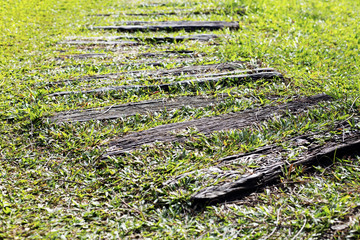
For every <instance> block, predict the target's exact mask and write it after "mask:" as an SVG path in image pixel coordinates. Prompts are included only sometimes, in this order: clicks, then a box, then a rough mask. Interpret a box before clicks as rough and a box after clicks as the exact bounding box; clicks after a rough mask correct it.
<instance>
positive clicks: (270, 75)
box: [48, 72, 283, 97]
mask: <svg viewBox="0 0 360 240" xmlns="http://www.w3.org/2000/svg"><path fill="white" fill-rule="evenodd" d="M276 78H283V76H282V74H281V73H279V72H260V73H251V74H241V75H228V76H219V77H205V78H196V79H191V80H186V81H178V82H171V83H165V84H159V85H121V86H109V87H103V88H96V89H90V90H84V91H63V92H55V93H51V94H49V95H48V96H49V97H57V96H64V95H70V94H91V93H105V92H111V91H122V90H148V91H165V92H168V91H171V89H173V88H175V87H190V86H194V85H196V86H198V87H202V86H206V85H209V84H211V85H214V84H217V83H221V84H224V85H228V83H229V82H232V83H234V84H240V83H242V82H244V81H257V80H260V79H276Z"/></svg>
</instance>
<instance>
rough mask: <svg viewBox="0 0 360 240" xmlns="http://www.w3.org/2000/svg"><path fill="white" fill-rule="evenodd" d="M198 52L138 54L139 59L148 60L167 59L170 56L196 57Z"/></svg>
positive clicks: (181, 51)
mask: <svg viewBox="0 0 360 240" xmlns="http://www.w3.org/2000/svg"><path fill="white" fill-rule="evenodd" d="M195 53H196V52H194V51H190V50H180V51H162V52H147V53H140V54H138V56H139V57H146V58H157V57H166V56H169V55H177V56H178V57H182V56H194V54H195Z"/></svg>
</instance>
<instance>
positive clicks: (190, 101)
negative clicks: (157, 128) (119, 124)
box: [50, 96, 225, 123]
mask: <svg viewBox="0 0 360 240" xmlns="http://www.w3.org/2000/svg"><path fill="white" fill-rule="evenodd" d="M224 100H225V97H217V98H211V97H204V96H185V97H176V98H170V99H159V100H149V101H143V102H136V103H127V104H121V105H114V106H110V107H104V108H95V109H86V110H76V111H70V112H60V113H58V114H56V115H55V116H53V117H52V118H50V120H51V121H53V122H57V123H60V122H83V121H90V120H108V119H117V118H123V117H128V116H132V115H136V114H147V113H153V112H161V111H164V110H167V111H171V110H174V109H180V108H182V107H184V106H190V107H193V108H199V107H205V106H209V105H212V104H217V103H220V102H222V101H224Z"/></svg>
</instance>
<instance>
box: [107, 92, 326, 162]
mask: <svg viewBox="0 0 360 240" xmlns="http://www.w3.org/2000/svg"><path fill="white" fill-rule="evenodd" d="M330 100H332V98H331V97H330V96H328V95H326V94H320V95H315V96H311V97H304V98H300V99H297V100H294V101H291V102H288V103H284V104H280V105H277V106H266V107H262V108H258V109H251V110H246V111H241V112H236V113H229V114H224V115H220V116H214V117H204V118H200V119H196V120H192V121H187V122H180V123H172V124H166V125H162V126H158V127H155V128H151V129H149V130H145V131H142V132H135V133H131V134H129V135H126V136H122V137H121V138H119V139H117V140H114V141H112V142H111V143H110V144H109V148H108V151H107V153H106V154H105V155H104V157H108V156H113V155H119V154H124V153H125V152H129V151H132V150H135V149H136V148H138V147H140V146H142V145H145V144H151V143H154V142H184V141H186V140H188V137H186V136H181V135H179V134H177V133H181V131H186V129H189V128H193V129H195V131H197V132H198V133H201V134H204V135H205V136H207V135H210V134H211V133H213V132H215V131H225V130H231V129H239V128H244V127H247V126H251V125H253V124H255V123H260V122H262V121H265V120H267V119H270V118H274V117H279V116H283V115H285V114H286V112H287V113H292V114H296V113H300V112H303V111H305V110H306V109H308V108H309V107H311V106H314V105H316V104H318V103H319V102H322V101H330Z"/></svg>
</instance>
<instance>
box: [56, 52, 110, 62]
mask: <svg viewBox="0 0 360 240" xmlns="http://www.w3.org/2000/svg"><path fill="white" fill-rule="evenodd" d="M108 57H109V55H107V54H104V53H83V54H72V55H62V56H60V57H58V59H57V60H64V59H88V58H108Z"/></svg>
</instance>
